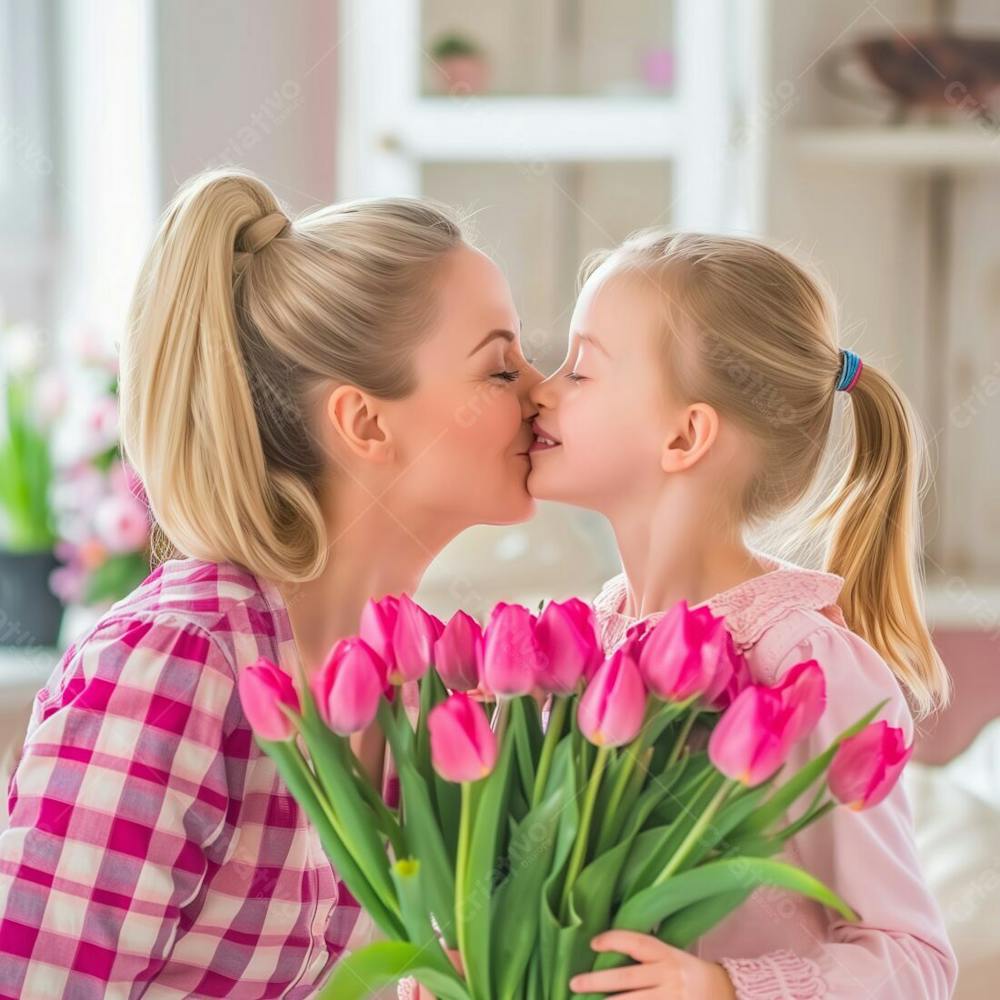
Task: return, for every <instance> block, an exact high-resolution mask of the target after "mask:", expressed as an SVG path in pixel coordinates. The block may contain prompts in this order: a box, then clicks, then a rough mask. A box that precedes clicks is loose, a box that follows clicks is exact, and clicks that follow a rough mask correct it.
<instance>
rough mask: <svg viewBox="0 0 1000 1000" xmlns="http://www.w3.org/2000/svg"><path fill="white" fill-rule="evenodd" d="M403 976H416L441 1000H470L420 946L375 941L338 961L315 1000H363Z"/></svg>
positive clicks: (453, 977) (455, 976) (452, 974)
mask: <svg viewBox="0 0 1000 1000" xmlns="http://www.w3.org/2000/svg"><path fill="white" fill-rule="evenodd" d="M404 976H415V977H416V978H417V979H419V980H420V982H422V983H423V984H424V986H426V987H427V988H428V989H429V990H430V991H431V992H432V993H433V994H434V995H435V996H436V997H439V998H440V1000H469V992H468V990H467V989H466V988H465V986H464V985H463V983H462V981H461V980H460V979H459V976H458V974H457V973H456V972H455V971H454V969H451V970H450V971H449V969H445V968H443V967H442V966H441V965H439V964H438V963H437V962H436V961H435V960H434V958H433V956H432V955H431V954H430V953H429V952H428V951H427V950H426V949H424V948H422V947H421V946H420V945H416V944H410V943H409V942H406V941H377V942H375V944H370V945H368V946H367V947H366V948H361V949H360V950H359V951H355V952H352V953H351V954H349V955H345V956H344V957H343V958H341V959H340V960H339V961H338V962H337V964H336V965H334V967H333V971H332V972H331V973H330V978H329V979H328V980H327V981H326V984H325V985H324V986H323V988H322V990H320V992H319V993H318V994H317V1000H363V998H364V997H367V996H370V995H371V994H372V993H374V992H375V991H376V990H380V989H382V987H384V986H388V985H389V984H390V983H394V982H396V981H397V980H399V979H402V978H403V977H404Z"/></svg>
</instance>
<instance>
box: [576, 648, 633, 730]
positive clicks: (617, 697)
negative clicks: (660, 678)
mask: <svg viewBox="0 0 1000 1000" xmlns="http://www.w3.org/2000/svg"><path fill="white" fill-rule="evenodd" d="M645 715H646V687H645V685H644V684H643V682H642V674H641V673H640V671H639V665H638V664H637V663H636V662H635V657H634V656H633V655H632V652H631V650H630V648H629V646H628V645H625V646H621V647H619V648H618V649H617V650H615V652H614V654H613V655H612V656H611V658H610V659H607V660H605V661H604V663H602V664H601V666H599V667H598V668H597V672H596V673H595V674H594V676H593V677H592V678H591V679H590V683H589V684H588V685H587V689H586V690H585V691H584V692H583V694H582V695H581V697H580V704H579V707H578V709H577V723H578V724H579V726H580V732H582V733H583V735H584V736H585V737H586V738H587V739H588V740H590V742H591V743H593V744H595V745H596V746H611V747H617V746H622V745H623V744H625V743H631V742H632V740H634V739H635V738H636V736H638V735H639V730H640V729H642V723H643V719H644V718H645Z"/></svg>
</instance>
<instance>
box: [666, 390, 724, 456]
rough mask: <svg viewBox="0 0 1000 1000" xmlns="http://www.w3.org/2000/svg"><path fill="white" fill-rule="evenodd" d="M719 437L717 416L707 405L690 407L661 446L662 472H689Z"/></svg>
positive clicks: (693, 404)
mask: <svg viewBox="0 0 1000 1000" xmlns="http://www.w3.org/2000/svg"><path fill="white" fill-rule="evenodd" d="M718 434H719V414H718V413H716V411H715V408H714V407H712V406H709V405H708V403H692V404H691V405H690V406H688V407H686V408H685V409H684V410H683V411H682V412H681V414H680V422H679V424H677V425H675V427H674V428H673V429H672V430H671V431H670V432H669V433H668V435H667V439H666V441H664V443H663V454H662V455H661V456H660V467H661V468H662V469H663V471H664V472H683V471H684V470H685V469H690V468H691V467H692V466H693V465H694V464H695V463H696V462H698V461H700V459H701V458H702V456H703V455H705V453H706V452H707V451H708V449H709V448H711V447H712V444H713V443H714V442H715V439H716V437H718Z"/></svg>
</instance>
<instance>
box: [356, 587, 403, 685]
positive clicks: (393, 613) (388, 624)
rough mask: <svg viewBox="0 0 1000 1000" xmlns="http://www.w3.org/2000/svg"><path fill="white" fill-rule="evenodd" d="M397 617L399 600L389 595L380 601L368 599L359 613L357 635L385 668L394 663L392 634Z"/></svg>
mask: <svg viewBox="0 0 1000 1000" xmlns="http://www.w3.org/2000/svg"><path fill="white" fill-rule="evenodd" d="M398 616H399V598H398V597H393V596H392V595H391V594H389V595H387V596H386V597H383V598H382V599H381V600H380V601H375V600H372V599H369V600H368V601H367V602H366V603H365V606H364V608H363V609H362V611H361V625H360V628H359V629H358V635H359V637H360V638H362V639H364V640H365V642H367V643H368V645H369V646H371V648H372V649H373V650H375V652H376V653H377V654H378V655H379V658H380V659H381V660H382V662H383V663H384V664H385V665H386V666H387V667H391V666H392V664H393V663H395V660H396V657H395V654H394V653H393V650H392V633H393V629H395V627H396V618H397V617H398Z"/></svg>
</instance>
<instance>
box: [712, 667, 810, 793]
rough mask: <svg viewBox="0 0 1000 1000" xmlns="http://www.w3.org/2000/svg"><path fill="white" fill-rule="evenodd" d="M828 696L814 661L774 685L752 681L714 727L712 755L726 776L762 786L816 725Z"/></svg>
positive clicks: (795, 669)
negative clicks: (798, 741)
mask: <svg viewBox="0 0 1000 1000" xmlns="http://www.w3.org/2000/svg"><path fill="white" fill-rule="evenodd" d="M825 698H826V695H825V689H824V683H823V672H822V670H820V668H819V665H818V664H817V663H816V661H815V660H808V661H806V662H804V663H800V664H797V665H796V666H795V667H793V668H792V669H791V670H789V671H788V673H787V674H786V675H785V677H784V679H783V680H782V682H781V683H780V684H777V685H775V686H773V687H768V686H767V685H764V684H751V685H750V686H749V687H747V688H744V690H743V691H741V692H740V694H738V695H737V696H736V698H735V700H734V701H733V703H732V704H731V705H730V706H729V708H727V709H726V711H725V713H724V714H723V715H722V718H721V719H719V722H718V724H717V725H716V727H715V729H714V730H712V735H711V737H710V738H709V741H708V756H709V758H710V759H711V761H712V763H713V764H714V765H715V766H716V767H717V768H718V769H719V770H720V771H721V772H722V773H723V774H725V775H727V776H728V777H730V778H734V779H736V780H738V781H741V782H743V783H744V784H745V785H748V786H750V787H753V786H754V785H759V784H760V783H761V782H762V781H766V780H767V779H768V778H770V777H771V775H772V774H774V773H775V772H776V771H777V770H778V768H780V767H781V765H782V764H784V762H785V760H786V758H787V757H788V752H789V750H790V749H791V747H792V745H793V744H794V743H795V742H796V741H797V740H800V739H802V738H803V737H804V736H806V735H808V733H809V732H810V731H811V730H812V729H813V727H814V726H815V725H816V723H817V722H818V721H819V717H820V715H821V714H822V711H823V707H824V705H825Z"/></svg>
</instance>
